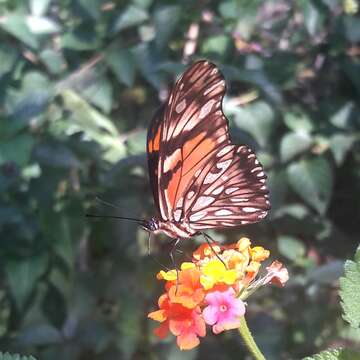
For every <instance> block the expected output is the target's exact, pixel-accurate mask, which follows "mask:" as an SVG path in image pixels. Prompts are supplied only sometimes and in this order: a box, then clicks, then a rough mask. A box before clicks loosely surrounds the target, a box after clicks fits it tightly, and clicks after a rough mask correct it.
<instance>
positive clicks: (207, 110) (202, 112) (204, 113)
mask: <svg viewBox="0 0 360 360" xmlns="http://www.w3.org/2000/svg"><path fill="white" fill-rule="evenodd" d="M214 103H215V100H214V99H211V100H209V101H208V102H207V103H206V104H205V105H204V106H203V107H202V108H201V110H200V114H199V119H203V118H204V117H205V116H207V115H209V113H210V111H211V109H212V107H213V105H214Z"/></svg>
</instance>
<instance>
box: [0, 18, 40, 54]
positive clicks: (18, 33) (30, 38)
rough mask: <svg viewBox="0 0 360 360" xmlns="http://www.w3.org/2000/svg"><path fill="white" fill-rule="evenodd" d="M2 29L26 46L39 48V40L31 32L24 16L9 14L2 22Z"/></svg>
mask: <svg viewBox="0 0 360 360" xmlns="http://www.w3.org/2000/svg"><path fill="white" fill-rule="evenodd" d="M0 27H1V28H3V29H4V30H5V31H7V32H8V33H10V34H11V35H13V36H15V37H16V38H17V39H19V40H20V41H22V42H23V43H24V44H26V45H28V46H30V47H32V48H34V49H37V48H38V46H39V42H38V39H37V37H36V36H35V34H34V33H32V32H31V30H30V28H29V26H28V25H27V21H26V17H25V16H24V15H20V14H16V13H13V14H7V15H5V16H4V17H3V18H2V21H0Z"/></svg>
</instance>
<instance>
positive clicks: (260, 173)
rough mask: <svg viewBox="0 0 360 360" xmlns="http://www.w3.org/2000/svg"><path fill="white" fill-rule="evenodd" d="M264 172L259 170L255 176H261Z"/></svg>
mask: <svg viewBox="0 0 360 360" xmlns="http://www.w3.org/2000/svg"><path fill="white" fill-rule="evenodd" d="M264 175H265V174H264V172H263V171H260V172H259V173H258V174H257V175H256V176H257V177H262V176H264Z"/></svg>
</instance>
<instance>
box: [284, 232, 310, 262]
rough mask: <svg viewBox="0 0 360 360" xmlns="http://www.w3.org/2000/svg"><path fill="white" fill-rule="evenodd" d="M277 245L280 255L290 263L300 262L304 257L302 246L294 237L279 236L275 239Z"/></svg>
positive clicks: (303, 247)
mask: <svg viewBox="0 0 360 360" xmlns="http://www.w3.org/2000/svg"><path fill="white" fill-rule="evenodd" d="M277 244H278V249H279V252H280V254H281V255H283V256H285V257H287V258H288V259H290V260H292V261H297V260H300V259H301V258H302V257H303V256H304V255H305V246H304V244H303V243H302V242H301V241H300V240H298V239H296V238H295V237H292V236H288V235H281V236H279V237H278V238H277Z"/></svg>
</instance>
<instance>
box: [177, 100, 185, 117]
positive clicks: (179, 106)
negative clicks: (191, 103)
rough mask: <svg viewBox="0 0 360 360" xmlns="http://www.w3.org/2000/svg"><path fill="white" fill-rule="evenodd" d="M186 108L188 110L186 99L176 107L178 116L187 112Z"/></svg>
mask: <svg viewBox="0 0 360 360" xmlns="http://www.w3.org/2000/svg"><path fill="white" fill-rule="evenodd" d="M185 108H186V101H185V99H184V100H182V101H181V102H179V103H178V104H177V105H176V108H175V111H176V112H177V113H178V114H180V113H181V112H183V111H184V110H185Z"/></svg>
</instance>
